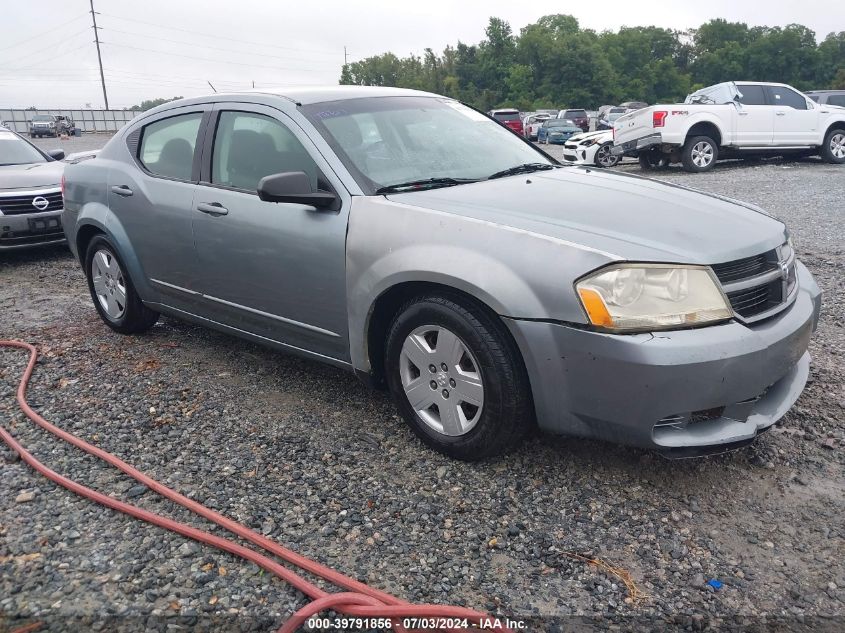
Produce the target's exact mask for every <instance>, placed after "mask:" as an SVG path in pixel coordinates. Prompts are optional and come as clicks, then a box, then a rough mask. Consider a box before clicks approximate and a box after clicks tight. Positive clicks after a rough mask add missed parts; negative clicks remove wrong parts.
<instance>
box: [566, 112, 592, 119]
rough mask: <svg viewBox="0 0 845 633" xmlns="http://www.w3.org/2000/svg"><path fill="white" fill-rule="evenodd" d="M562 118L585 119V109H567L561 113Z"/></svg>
mask: <svg viewBox="0 0 845 633" xmlns="http://www.w3.org/2000/svg"><path fill="white" fill-rule="evenodd" d="M563 118H564V119H585V118H587V111H586V110H567V111H566V112H564V113H563Z"/></svg>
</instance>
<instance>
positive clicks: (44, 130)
mask: <svg viewBox="0 0 845 633" xmlns="http://www.w3.org/2000/svg"><path fill="white" fill-rule="evenodd" d="M30 132H31V133H33V134H55V133H56V128H54V127H49V126H44V127H40V126H39V127H32V128H30Z"/></svg>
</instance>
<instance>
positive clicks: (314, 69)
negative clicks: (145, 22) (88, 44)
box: [100, 41, 329, 72]
mask: <svg viewBox="0 0 845 633" xmlns="http://www.w3.org/2000/svg"><path fill="white" fill-rule="evenodd" d="M100 43H101V44H108V45H109V46H119V47H120V48H129V49H132V50H136V51H143V52H145V53H159V54H160V55H169V56H174V57H185V58H187V59H198V60H200V61H203V62H213V63H215V64H231V65H233V66H247V67H249V68H269V69H270V70H277V71H278V70H293V71H312V72H329V71H328V70H326V69H322V68H319V69H318V68H286V67H283V66H265V65H262V64H247V63H244V62H230V61H226V60H222V59H211V58H208V57H198V56H196V55H183V54H181V53H171V52H169V51H158V50H155V49H152V48H141V47H138V46H129V45H128V44H116V43H114V42H103V41H101V42H100Z"/></svg>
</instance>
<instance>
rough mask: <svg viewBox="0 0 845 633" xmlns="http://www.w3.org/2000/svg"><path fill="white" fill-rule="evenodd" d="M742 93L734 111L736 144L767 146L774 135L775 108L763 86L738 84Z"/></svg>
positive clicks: (740, 145)
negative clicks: (738, 104)
mask: <svg viewBox="0 0 845 633" xmlns="http://www.w3.org/2000/svg"><path fill="white" fill-rule="evenodd" d="M737 88H738V89H739V91H740V92H741V93H742V97H740V99H739V103H740V106H739V107H737V108H736V109H735V111H734V112H733V113H732V117H733V119H734V145H736V146H738V147H766V146H768V145H771V144H772V140H773V137H774V119H775V110H774V107H772V106H771V105H770V104H769V101H768V98H767V95H766V91H765V90H764V89H763V86H760V85H757V84H737Z"/></svg>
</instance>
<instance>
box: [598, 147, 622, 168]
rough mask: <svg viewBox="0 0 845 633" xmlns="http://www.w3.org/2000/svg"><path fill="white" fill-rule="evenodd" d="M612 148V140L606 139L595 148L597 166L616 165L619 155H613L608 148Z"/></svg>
mask: <svg viewBox="0 0 845 633" xmlns="http://www.w3.org/2000/svg"><path fill="white" fill-rule="evenodd" d="M612 149H613V141H608V142H607V143H605V144H604V145H602V146H601V147H599V148H598V149H597V150H596V158H595V163H596V165H597V166H598V167H616V165H618V164H619V160H620V159H621V158H622V157H621V156H614V155H613V154H612V153H611V152H610V150H612Z"/></svg>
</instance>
